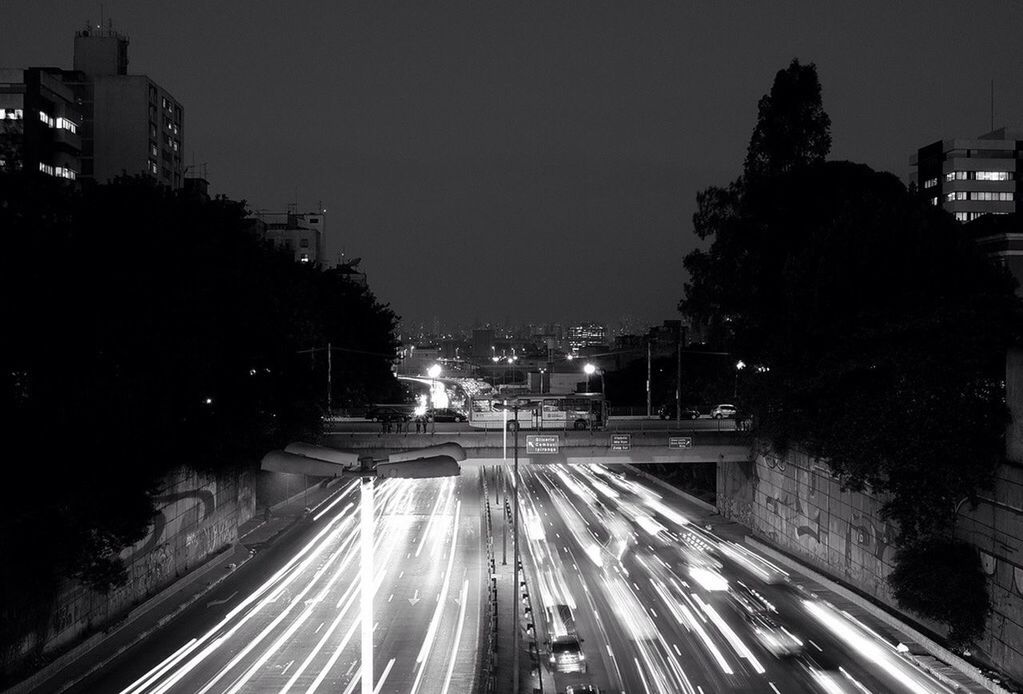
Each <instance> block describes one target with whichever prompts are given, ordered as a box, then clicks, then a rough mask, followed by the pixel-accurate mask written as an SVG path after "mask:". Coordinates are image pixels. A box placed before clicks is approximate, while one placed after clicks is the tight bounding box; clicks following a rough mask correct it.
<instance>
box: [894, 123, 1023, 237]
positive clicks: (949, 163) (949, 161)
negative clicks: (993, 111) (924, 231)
mask: <svg viewBox="0 0 1023 694" xmlns="http://www.w3.org/2000/svg"><path fill="white" fill-rule="evenodd" d="M1021 162H1023V131H1020V130H1012V129H1009V128H1000V129H998V130H994V131H992V132H989V133H986V134H984V135H981V136H979V137H977V138H976V139H972V140H938V141H937V142H932V143H931V144H929V145H927V146H925V147H921V148H920V149H919V150H918V151H917V153H916V155H915V156H913V157H912V158H911V159H910V164H911V165H912V166H915V167H916V184H917V187H918V191H919V194H920V195H922V196H923V197H924V198H926V199H927V200H928V201H929V202H930V203H931V204H932V205H936V206H938V207H941V208H942V209H945V210H948V211H949V212H951V213H952V214H953V215H954V216H955V218H956V219H957V220H959V221H961V222H969V221H971V220H973V219H976V218H978V217H980V216H982V215H985V214H1008V213H1011V212H1017V211H1019V209H1020V207H1019V202H1020V176H1019V171H1020V169H1021V168H1023V167H1021Z"/></svg>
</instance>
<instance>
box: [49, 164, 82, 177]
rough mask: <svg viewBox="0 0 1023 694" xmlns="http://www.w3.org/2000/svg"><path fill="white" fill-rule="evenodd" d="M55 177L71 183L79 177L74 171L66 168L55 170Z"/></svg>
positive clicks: (60, 167)
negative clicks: (65, 179)
mask: <svg viewBox="0 0 1023 694" xmlns="http://www.w3.org/2000/svg"><path fill="white" fill-rule="evenodd" d="M53 175H54V176H59V177H60V178H67V179H69V180H71V181H73V180H75V178H76V177H77V176H78V174H77V173H76V172H75V170H74V169H69V168H67V167H66V166H58V167H56V168H55V169H54V170H53Z"/></svg>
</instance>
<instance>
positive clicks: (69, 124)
mask: <svg viewBox="0 0 1023 694" xmlns="http://www.w3.org/2000/svg"><path fill="white" fill-rule="evenodd" d="M57 127H58V128H60V129H61V130H67V131H68V132H70V133H73V134H77V133H78V126H77V125H76V124H75V122H74V121H71V120H68V119H67V118H58V119H57Z"/></svg>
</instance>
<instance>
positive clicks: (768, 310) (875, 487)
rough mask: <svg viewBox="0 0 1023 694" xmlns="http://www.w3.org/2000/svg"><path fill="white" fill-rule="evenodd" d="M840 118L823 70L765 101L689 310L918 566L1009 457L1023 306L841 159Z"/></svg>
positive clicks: (694, 267)
mask: <svg viewBox="0 0 1023 694" xmlns="http://www.w3.org/2000/svg"><path fill="white" fill-rule="evenodd" d="M828 123H829V121H828V118H827V115H826V114H824V112H823V110H822V108H821V103H820V85H819V84H818V82H817V79H816V74H815V73H814V71H813V68H812V65H811V66H806V67H803V66H800V65H799V64H798V63H797V62H793V64H792V65H791V66H790V67H789V68H788V70H784V71H782V72H780V73H779V74H778V78H777V79H776V81H775V85H774V88H773V89H772V92H771V95H770V96H769V97H765V98H764V100H762V101H761V108H760V119H759V121H758V123H757V128H756V131H755V132H754V135H753V138H752V140H751V142H750V155H749V157H748V158H747V161H746V171H745V173H744V175H743V176H742V177H741V178H740V179H738V180H737V181H736V182H735V183H733V184H731V185H730V186H728V187H727V188H709V189H707V190H706V191H704V192H702V193H700V194H699V196H698V197H697V202H698V210H697V212H696V214H695V215H694V217H693V225H694V230H695V233H696V234H697V235H698V236H699V237H700V238H702V239H705V240H707V241H709V242H710V243H709V247H708V248H706V249H705V250H697V251H694V252H693V253H690V254H689V255H688V256H687V257H686V258H685V267H686V269H687V270H688V271H689V274H690V277H689V282H688V283H687V284H686V287H685V297H684V298H683V300H682V301H681V303H680V309H681V310H682V311H683V312H684V313H686V314H688V315H690V316H691V317H692V318H694V319H696V320H698V321H702V322H704V323H705V324H706V325H707V326H708V327H709V332H710V335H711V338H712V340H713V341H715V343H716V344H717V345H719V346H721V347H723V348H724V349H727V350H729V351H730V352H731V353H732V354H734V355H735V357H736V358H741V359H742V360H744V361H745V362H746V363H747V364H748V365H749V367H750V368H747V369H745V370H744V371H743V372H742V373H741V377H740V379H739V381H738V383H739V400H740V402H739V405H740V407H741V408H742V409H744V410H745V411H746V412H748V413H750V414H752V415H753V416H754V417H755V421H756V423H757V429H758V433H759V435H760V436H761V437H763V438H765V439H768V440H771V441H773V443H774V445H775V446H776V447H777V448H779V449H784V448H786V447H788V446H790V445H799V446H801V447H803V448H804V449H806V450H808V451H809V452H811V453H812V454H815V455H817V456H820V457H821V458H822V459H824V460H826V461H827V463H828V464H829V465H830V467H831V469H832V470H833V471H834V472H835V473H836V474H837V475H839V476H840V478H841V479H842V480H843V482H844V484H845V485H847V486H848V487H850V488H853V489H857V490H860V489H864V488H867V487H869V488H870V489H871V490H872V491H873V492H874V493H876V494H878V495H879V496H880V497H881V498H882V499H885V503H884V506H883V513H884V514H885V516H886V517H888V518H889V519H892V520H894V521H896V522H897V525H898V528H899V532H900V537H899V544H900V546H901V547H903V548H906V547H913V548H915V550H916V551H915V552H906V553H904V554H901V555H900V557H901V558H900V559H899V561H900V563H901V562H914V561H917V560H919V558H920V557H922V556H926V554H925V553H924V550H926V549H927V548H928V547H930V546H931V544H933V543H936V542H940V541H945V540H946V539H947V538H948V537H950V536H951V533H952V530H953V521H954V513H953V509H954V508H955V506H956V504H957V503H958V502H960V501H961V500H963V499H964V498H970V497H974V496H975V495H976V494H977V492H978V491H979V490H981V489H983V488H985V487H987V486H988V485H989V484H990V482H991V480H992V477H993V473H994V470H995V468H996V467H997V465H998V464H999V463H1000V462H1001V461H1002V459H1003V457H1004V442H1003V435H1004V430H1005V424H1006V422H1007V417H1008V410H1007V407H1006V405H1005V402H1004V395H1003V391H1004V383H1003V381H1004V373H1005V370H1004V367H1005V353H1006V349H1007V348H1008V347H1009V346H1011V345H1013V344H1017V343H1018V341H1019V340H1020V338H1021V336H1023V318H1021V306H1020V302H1019V300H1018V299H1017V298H1016V296H1015V294H1014V289H1015V281H1014V280H1013V279H1012V277H1011V276H1010V275H1009V274H1008V273H1007V272H1006V271H1005V269H1004V268H1002V267H1000V266H997V265H995V264H994V263H993V262H992V261H991V260H990V259H988V258H987V257H986V256H985V255H984V254H983V252H982V251H981V250H980V249H979V248H978V246H977V244H976V243H974V241H973V239H972V238H971V235H970V234H969V233H968V232H967V231H966V230H965V229H964V227H963V226H962V225H959V224H957V223H956V222H955V221H954V220H953V219H952V218H951V216H950V215H948V214H947V213H945V212H943V211H941V210H938V209H937V208H935V207H932V206H930V205H926V204H925V203H924V202H923V201H922V200H920V198H919V197H917V196H915V195H913V194H911V193H910V192H909V191H907V190H906V188H905V186H903V184H902V183H901V182H900V181H899V180H898V179H897V178H896V177H895V176H892V175H891V174H887V173H878V172H875V171H873V170H871V169H870V168H869V167H867V166H864V165H860V164H853V163H849V162H825V161H824V157H825V155H826V154H827V151H828V146H829V144H830V136H829V134H828ZM917 568H919V567H912V566H904V567H903V570H904V572H909V573H912V572H913V571H915V570H916V569H917ZM973 598H975V600H973ZM966 602H968V603H969V604H971V605H974V604H981V603H983V604H986V597H984V596H982V595H981V596H978V595H973V596H971V598H970V599H968V600H966ZM981 611H982V610H981ZM929 616H932V617H933V618H935V619H940V620H943V621H946V622H948V619H949V615H948V614H947V613H941V614H937V613H934V614H931V615H929ZM981 619H982V618H981ZM956 620H958V622H962V619H961V618H960V617H956ZM948 623H950V624H951V622H948ZM952 628H953V630H955V629H956V628H958V627H955V625H952ZM961 631H962V630H961Z"/></svg>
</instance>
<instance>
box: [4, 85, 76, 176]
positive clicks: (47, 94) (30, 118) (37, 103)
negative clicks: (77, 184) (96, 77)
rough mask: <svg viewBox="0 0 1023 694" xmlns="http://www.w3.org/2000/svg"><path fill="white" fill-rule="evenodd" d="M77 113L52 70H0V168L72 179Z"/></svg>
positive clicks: (71, 96) (72, 99) (69, 92)
mask: <svg viewBox="0 0 1023 694" xmlns="http://www.w3.org/2000/svg"><path fill="white" fill-rule="evenodd" d="M82 121H83V119H82V112H81V109H80V108H79V107H78V104H77V103H76V101H75V95H74V93H73V92H72V90H71V88H70V87H68V86H67V85H66V84H64V81H63V71H62V70H59V69H57V68H38V67H36V68H29V69H27V70H22V69H9V68H4V69H0V169H5V170H9V171H20V170H24V171H39V172H40V173H44V174H47V175H50V176H56V177H58V178H64V179H67V180H71V181H73V180H75V179H76V178H77V177H78V175H79V174H80V173H81V170H82V158H81V157H82V139H81V133H80V131H81V129H82Z"/></svg>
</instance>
